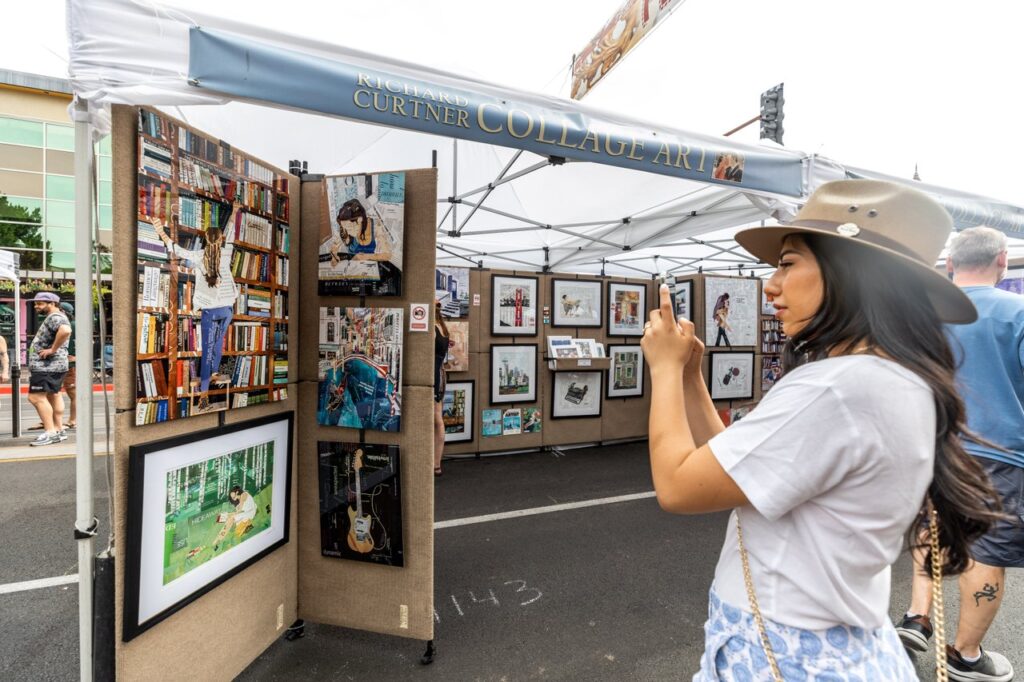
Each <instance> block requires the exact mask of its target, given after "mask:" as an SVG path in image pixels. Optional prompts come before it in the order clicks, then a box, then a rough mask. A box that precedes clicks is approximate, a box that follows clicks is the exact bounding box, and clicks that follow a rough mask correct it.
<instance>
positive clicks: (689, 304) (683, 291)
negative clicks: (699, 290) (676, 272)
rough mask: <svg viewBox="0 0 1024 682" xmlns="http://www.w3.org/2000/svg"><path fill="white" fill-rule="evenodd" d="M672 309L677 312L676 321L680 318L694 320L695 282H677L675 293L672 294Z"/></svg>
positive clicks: (690, 280)
mask: <svg viewBox="0 0 1024 682" xmlns="http://www.w3.org/2000/svg"><path fill="white" fill-rule="evenodd" d="M672 308H673V310H675V311H676V319H677V320H678V319H679V318H680V317H682V318H685V319H687V320H691V321H692V320H693V280H692V279H684V280H677V281H676V286H675V293H674V294H672Z"/></svg>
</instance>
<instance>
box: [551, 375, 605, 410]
mask: <svg viewBox="0 0 1024 682" xmlns="http://www.w3.org/2000/svg"><path fill="white" fill-rule="evenodd" d="M603 374H604V372H601V371H587V372H555V373H554V385H553V388H552V390H551V418H552V419H565V418H569V417H600V416H601V376H602V375H603Z"/></svg>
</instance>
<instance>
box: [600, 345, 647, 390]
mask: <svg viewBox="0 0 1024 682" xmlns="http://www.w3.org/2000/svg"><path fill="white" fill-rule="evenodd" d="M623 349H625V350H626V351H628V352H636V353H637V354H638V355H639V360H638V361H637V369H636V373H637V376H636V381H637V388H636V389H620V390H622V391H623V392H622V393H616V394H613V393H612V391H613V390H615V389H613V388H612V386H613V383H614V381H613V377H614V373H615V353H616V352H622V350H623ZM605 355H606V356H607V357H608V358H609V363H608V376H607V377H605V382H604V397H605V398H606V399H608V400H630V399H632V398H643V397H644V374H645V373H646V369H645V365H646V361H645V358H644V353H643V351H642V350H641V349H640V345H639V344H628V343H616V344H608V347H607V349H606V352H605ZM626 391H628V392H626Z"/></svg>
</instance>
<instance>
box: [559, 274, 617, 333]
mask: <svg viewBox="0 0 1024 682" xmlns="http://www.w3.org/2000/svg"><path fill="white" fill-rule="evenodd" d="M567 284H572V285H574V286H579V287H583V288H587V289H593V290H594V292H595V293H596V294H597V297H596V298H597V300H596V305H595V308H594V309H595V312H596V315H597V319H596V320H595V321H594V322H587V323H580V322H566V321H565V319H564V312H563V313H562V314H559V311H560V310H562V308H561V307H560V305H559V301H560V300H561V299H560V298H559V288H560V285H562V286H564V285H567ZM560 320H561V321H560ZM551 326H552V327H563V328H576V327H586V328H591V329H600V328H601V327H602V326H604V283H603V282H601V280H597V279H566V278H552V280H551Z"/></svg>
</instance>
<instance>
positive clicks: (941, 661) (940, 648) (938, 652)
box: [928, 504, 949, 682]
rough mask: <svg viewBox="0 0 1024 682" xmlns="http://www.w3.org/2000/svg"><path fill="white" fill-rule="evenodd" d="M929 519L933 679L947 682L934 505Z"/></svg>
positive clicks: (936, 522)
mask: <svg viewBox="0 0 1024 682" xmlns="http://www.w3.org/2000/svg"><path fill="white" fill-rule="evenodd" d="M928 506H929V509H930V514H929V516H930V519H929V522H928V534H929V535H930V536H931V550H932V615H933V616H934V620H935V622H934V627H935V629H934V631H933V632H934V634H935V679H936V682H948V680H949V670H948V669H947V668H946V615H945V610H944V604H943V602H942V555H941V553H940V549H939V514H938V512H936V511H935V507H933V506H931V504H929V505H928Z"/></svg>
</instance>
